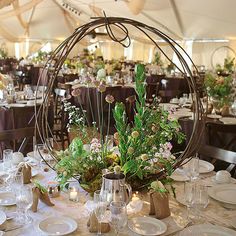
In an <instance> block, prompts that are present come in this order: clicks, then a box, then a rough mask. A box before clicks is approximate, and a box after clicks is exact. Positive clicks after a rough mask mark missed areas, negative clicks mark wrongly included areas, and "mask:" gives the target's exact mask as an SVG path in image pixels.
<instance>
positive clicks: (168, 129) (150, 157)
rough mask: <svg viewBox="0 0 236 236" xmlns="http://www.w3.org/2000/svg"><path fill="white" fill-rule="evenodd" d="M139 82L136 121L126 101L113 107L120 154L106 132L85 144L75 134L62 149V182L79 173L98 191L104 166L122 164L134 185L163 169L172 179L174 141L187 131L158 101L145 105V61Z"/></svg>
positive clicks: (87, 186)
mask: <svg viewBox="0 0 236 236" xmlns="http://www.w3.org/2000/svg"><path fill="white" fill-rule="evenodd" d="M135 83H136V93H137V99H136V104H135V107H136V114H135V117H134V122H133V124H130V123H128V119H127V115H126V113H125V106H124V104H123V103H116V105H115V108H114V110H113V116H114V119H115V122H116V129H117V133H115V135H114V136H115V139H116V140H117V141H118V149H119V154H115V153H114V152H113V150H108V149H107V145H106V140H103V135H102V133H101V134H100V135H101V137H100V139H96V138H93V139H92V140H91V141H90V143H87V145H84V143H83V141H82V139H81V137H80V138H79V137H77V138H75V139H74V140H73V141H72V143H71V144H70V146H69V148H68V149H67V150H65V151H60V152H59V153H58V159H59V162H58V164H57V166H56V169H57V172H58V179H59V181H60V183H61V184H62V185H65V184H66V183H67V181H68V180H69V179H70V178H71V177H72V176H78V179H79V181H80V184H81V185H82V187H84V188H85V189H86V190H87V191H90V192H91V191H95V190H96V189H98V188H99V187H100V184H101V176H102V170H103V169H105V168H106V169H109V170H110V171H113V170H114V168H120V169H121V171H123V172H124V174H125V175H126V180H127V181H128V182H129V183H131V185H132V187H133V188H134V189H138V188H143V187H148V186H149V185H150V183H151V182H152V181H153V180H156V179H157V174H159V173H160V172H162V171H165V172H166V178H165V179H164V182H168V181H170V180H169V178H168V176H170V175H171V174H172V172H173V164H174V163H175V157H174V155H173V154H172V153H171V149H172V145H171V143H170V141H172V140H174V139H176V140H177V141H178V143H180V142H182V140H183V139H184V135H183V134H182V133H181V132H180V126H179V124H178V122H177V121H176V120H169V119H168V115H169V113H168V112H167V111H164V110H163V109H162V108H161V107H159V105H158V103H157V102H155V103H154V104H153V106H152V107H147V106H146V105H145V97H146V84H145V67H144V66H143V65H138V66H137V69H136V81H135ZM103 91H104V90H103ZM106 102H108V103H109V104H111V103H112V102H114V98H113V97H112V96H111V95H107V97H106ZM81 115H83V114H81ZM101 123H102V122H101ZM108 127H109V125H108ZM100 130H102V129H100ZM87 147H89V148H87Z"/></svg>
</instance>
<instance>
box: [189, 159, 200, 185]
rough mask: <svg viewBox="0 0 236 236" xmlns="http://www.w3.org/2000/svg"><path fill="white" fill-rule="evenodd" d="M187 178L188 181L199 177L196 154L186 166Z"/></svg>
mask: <svg viewBox="0 0 236 236" xmlns="http://www.w3.org/2000/svg"><path fill="white" fill-rule="evenodd" d="M187 166H188V167H187V171H188V176H189V177H190V180H191V181H192V180H196V179H198V177H199V157H198V155H197V154H196V155H195V157H194V158H192V159H191V160H190V161H189V162H188V165H187Z"/></svg>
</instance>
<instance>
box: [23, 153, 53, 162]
mask: <svg viewBox="0 0 236 236" xmlns="http://www.w3.org/2000/svg"><path fill="white" fill-rule="evenodd" d="M27 157H29V158H32V159H33V160H35V158H34V152H28V153H27ZM43 157H44V159H45V160H46V161H52V160H54V159H53V157H51V156H50V154H45V155H43Z"/></svg>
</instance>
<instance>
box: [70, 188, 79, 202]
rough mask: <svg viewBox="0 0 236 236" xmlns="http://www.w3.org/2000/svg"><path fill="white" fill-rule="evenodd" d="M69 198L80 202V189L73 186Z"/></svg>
mask: <svg viewBox="0 0 236 236" xmlns="http://www.w3.org/2000/svg"><path fill="white" fill-rule="evenodd" d="M69 200H71V201H73V202H78V201H79V193H78V189H77V188H75V187H72V188H70V189H69Z"/></svg>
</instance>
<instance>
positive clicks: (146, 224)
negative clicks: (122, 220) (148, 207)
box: [128, 217, 167, 236]
mask: <svg viewBox="0 0 236 236" xmlns="http://www.w3.org/2000/svg"><path fill="white" fill-rule="evenodd" d="M128 227H129V228H130V230H132V231H133V232H135V233H137V234H141V235H145V236H152V235H153V236H154V235H161V234H163V233H165V232H166V230H167V226H166V224H165V223H163V222H162V221H160V220H157V219H155V218H151V217H135V218H132V219H130V220H129V221H128Z"/></svg>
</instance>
